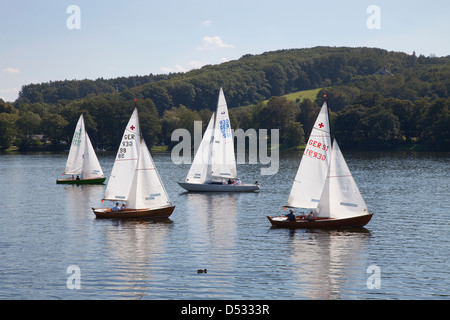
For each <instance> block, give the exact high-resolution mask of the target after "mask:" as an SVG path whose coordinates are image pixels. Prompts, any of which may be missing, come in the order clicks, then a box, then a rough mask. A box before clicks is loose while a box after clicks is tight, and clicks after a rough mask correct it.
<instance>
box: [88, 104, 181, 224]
mask: <svg viewBox="0 0 450 320" xmlns="http://www.w3.org/2000/svg"><path fill="white" fill-rule="evenodd" d="M103 200H111V201H113V202H114V203H116V202H117V203H118V201H122V202H125V201H126V208H123V209H119V210H117V211H115V210H113V209H112V208H97V209H95V208H92V210H93V211H94V214H95V215H96V217H97V218H120V219H127V218H132V219H136V218H167V217H169V216H170V215H171V214H172V212H173V210H174V208H175V206H173V205H172V204H171V203H170V200H169V196H168V195H167V192H166V189H165V188H164V185H163V183H162V181H161V177H160V176H159V173H158V170H157V169H156V166H155V163H154V162H153V158H152V156H151V154H150V151H149V150H148V147H147V145H146V143H145V141H144V139H143V138H142V133H141V131H140V126H139V117H138V111H137V109H134V111H133V114H132V115H131V118H130V120H129V122H128V124H127V126H126V128H125V131H124V134H123V137H122V141H121V143H120V146H119V150H118V151H117V156H116V160H115V162H114V166H113V169H112V171H111V175H110V178H109V180H108V185H107V186H106V190H105V194H104V196H103ZM103 200H102V201H103Z"/></svg>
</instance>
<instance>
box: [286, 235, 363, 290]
mask: <svg viewBox="0 0 450 320" xmlns="http://www.w3.org/2000/svg"><path fill="white" fill-rule="evenodd" d="M369 236H370V233H369V232H368V231H367V230H366V229H364V228H361V229H355V230H345V231H327V230H320V231H318V230H295V231H294V230H290V234H289V238H290V246H291V259H292V262H293V264H294V265H295V266H297V268H295V269H294V270H293V273H294V275H295V278H296V279H297V281H298V282H299V284H300V285H299V286H298V290H299V292H298V293H297V295H299V296H303V297H306V298H308V299H339V298H343V297H344V298H345V296H349V295H350V292H348V290H353V289H350V288H358V287H359V288H360V289H364V287H365V285H366V278H367V275H366V268H367V266H368V264H367V244H368V239H369Z"/></svg>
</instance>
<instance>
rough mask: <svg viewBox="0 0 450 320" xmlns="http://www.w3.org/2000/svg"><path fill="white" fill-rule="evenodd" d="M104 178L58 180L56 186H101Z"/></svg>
mask: <svg viewBox="0 0 450 320" xmlns="http://www.w3.org/2000/svg"><path fill="white" fill-rule="evenodd" d="M105 180H106V178H92V179H80V180H76V179H70V178H69V179H58V180H56V183H57V184H103V183H104V182H105Z"/></svg>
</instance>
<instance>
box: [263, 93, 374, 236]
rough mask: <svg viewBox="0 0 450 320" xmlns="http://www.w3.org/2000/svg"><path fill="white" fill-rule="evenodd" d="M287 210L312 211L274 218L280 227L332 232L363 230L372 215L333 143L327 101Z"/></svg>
mask: <svg viewBox="0 0 450 320" xmlns="http://www.w3.org/2000/svg"><path fill="white" fill-rule="evenodd" d="M286 207H289V208H291V209H290V211H291V212H292V213H290V215H295V214H294V208H303V209H308V210H310V214H308V216H304V215H301V216H295V220H293V218H292V220H291V219H288V217H287V216H277V217H270V216H267V218H268V219H269V221H270V223H271V224H272V225H273V226H277V227H286V228H307V229H311V228H314V229H330V228H345V227H361V226H364V225H366V224H367V223H369V221H370V220H371V218H372V214H371V213H369V211H368V209H367V206H366V203H365V202H364V199H363V198H362V196H361V193H360V192H359V189H358V187H357V185H356V183H355V180H354V179H353V176H352V174H351V172H350V169H349V168H348V166H347V163H346V161H345V159H344V156H343V155H342V152H341V150H340V148H339V146H338V144H337V142H336V140H334V141H333V144H331V135H330V127H329V121H328V111H327V104H326V102H325V103H324V104H323V106H322V109H321V111H320V113H319V115H318V117H317V120H316V122H315V124H314V127H313V130H312V132H311V135H310V137H309V140H308V143H307V146H306V148H305V152H304V153H303V157H302V160H301V162H300V165H299V168H298V171H297V175H296V176H295V179H294V183H293V185H292V188H291V192H290V194H289V198H288V202H287V205H286Z"/></svg>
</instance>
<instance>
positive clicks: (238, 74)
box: [17, 47, 450, 114]
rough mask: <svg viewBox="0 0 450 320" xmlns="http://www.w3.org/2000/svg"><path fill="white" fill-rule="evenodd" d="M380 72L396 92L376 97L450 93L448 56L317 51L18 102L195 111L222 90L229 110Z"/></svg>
mask: <svg viewBox="0 0 450 320" xmlns="http://www.w3.org/2000/svg"><path fill="white" fill-rule="evenodd" d="M384 67H385V68H386V69H387V70H389V71H390V72H391V73H393V74H395V75H396V77H395V80H396V81H394V80H391V82H394V83H392V85H393V86H396V87H397V88H396V89H397V90H391V91H392V92H380V93H382V94H383V95H389V96H392V97H395V98H400V99H408V100H410V99H416V98H420V97H429V96H433V95H434V94H436V95H437V96H440V97H443V96H447V94H448V92H446V91H447V90H449V89H450V88H449V83H448V81H449V77H448V75H449V68H450V56H449V57H445V58H427V57H424V56H419V57H416V56H415V55H408V54H405V53H400V52H388V51H386V50H382V49H375V48H347V47H341V48H335V47H316V48H311V49H291V50H279V51H273V52H266V53H263V54H260V55H245V56H243V57H242V58H240V59H238V60H234V61H230V62H226V63H222V64H220V65H209V66H205V67H203V68H201V69H198V70H192V71H190V72H187V73H176V74H169V75H148V76H133V77H121V78H115V79H109V80H105V79H97V80H78V81H77V80H66V81H52V82H49V83H41V84H29V85H26V86H23V88H22V90H21V91H20V93H19V99H18V100H17V103H22V102H31V103H34V102H44V103H48V104H53V103H57V102H58V101H60V100H75V99H80V98H85V97H92V96H93V95H103V94H111V93H114V92H116V91H118V92H120V94H121V96H122V97H123V98H125V99H129V98H150V99H152V100H153V102H154V103H155V105H156V107H157V109H158V111H159V113H160V114H162V113H163V111H164V110H167V109H169V108H171V107H178V106H179V105H180V104H181V105H184V106H186V107H187V108H190V109H194V110H201V109H205V108H212V107H213V106H214V105H215V102H216V99H217V92H218V88H219V87H221V86H222V87H223V88H224V90H225V93H226V97H227V101H228V103H229V105H230V106H232V107H236V106H241V105H248V104H255V103H257V102H258V101H261V100H266V99H269V98H270V97H272V96H280V95H283V94H286V93H289V92H295V91H300V90H306V89H313V88H319V87H328V86H333V85H345V84H349V83H352V82H353V83H355V82H356V85H359V86H361V85H363V84H361V83H360V82H361V81H366V80H368V81H370V79H366V78H365V77H368V76H371V75H373V74H374V73H375V72H376V71H377V70H379V69H380V68H384ZM409 80H414V82H413V83H411V85H412V87H409V88H406V87H405V81H409ZM441 80H442V81H445V80H447V82H446V83H445V82H441ZM400 87H404V88H403V89H399V88H400ZM408 89H409V90H408ZM394 91H395V92H394Z"/></svg>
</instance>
